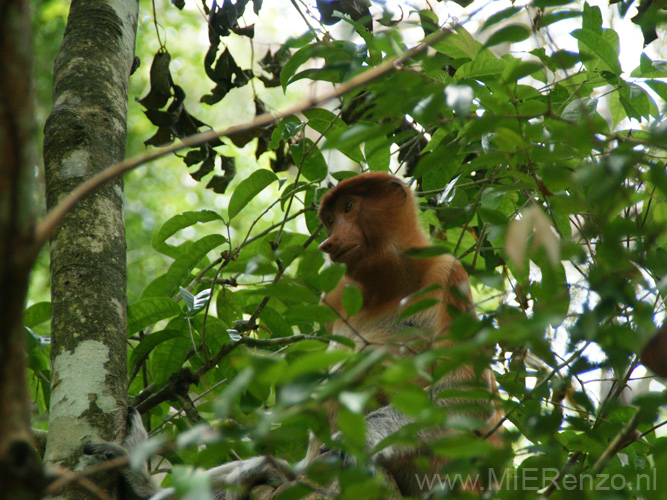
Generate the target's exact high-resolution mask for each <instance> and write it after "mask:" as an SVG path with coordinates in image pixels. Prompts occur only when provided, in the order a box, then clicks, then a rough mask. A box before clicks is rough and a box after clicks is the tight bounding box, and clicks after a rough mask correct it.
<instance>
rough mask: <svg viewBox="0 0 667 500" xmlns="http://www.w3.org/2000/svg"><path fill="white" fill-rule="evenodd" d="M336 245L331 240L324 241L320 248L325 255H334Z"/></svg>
mask: <svg viewBox="0 0 667 500" xmlns="http://www.w3.org/2000/svg"><path fill="white" fill-rule="evenodd" d="M335 247H336V245H334V243H333V242H332V241H331V238H327V239H326V240H324V241H323V242H322V243H321V244H320V246H319V247H318V248H319V249H320V250H321V251H323V252H324V253H332V252H333V251H334V250H335Z"/></svg>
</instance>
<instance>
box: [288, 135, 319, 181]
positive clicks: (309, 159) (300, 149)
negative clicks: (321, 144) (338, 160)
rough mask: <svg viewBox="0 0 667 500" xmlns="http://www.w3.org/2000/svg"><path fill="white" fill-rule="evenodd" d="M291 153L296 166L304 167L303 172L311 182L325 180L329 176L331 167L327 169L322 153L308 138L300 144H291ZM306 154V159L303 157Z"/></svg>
mask: <svg viewBox="0 0 667 500" xmlns="http://www.w3.org/2000/svg"><path fill="white" fill-rule="evenodd" d="M290 152H291V153H292V159H293V160H294V164H295V165H296V166H297V167H299V166H301V165H302V166H303V168H302V170H301V171H302V172H303V176H304V177H305V178H306V179H308V180H309V181H314V180H317V179H324V178H325V177H326V176H327V173H328V172H329V167H327V162H326V161H325V160H324V156H322V151H320V148H318V147H317V145H316V144H315V143H314V142H313V141H311V140H310V139H308V138H306V139H303V140H301V141H299V143H298V144H290ZM304 154H306V156H305V158H304V157H303V155H304Z"/></svg>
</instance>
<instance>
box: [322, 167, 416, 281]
mask: <svg viewBox="0 0 667 500" xmlns="http://www.w3.org/2000/svg"><path fill="white" fill-rule="evenodd" d="M318 216H319V218H320V220H321V221H322V223H323V224H324V227H325V228H326V231H327V239H326V240H324V241H323V242H322V244H321V245H320V250H322V251H323V252H325V253H327V254H329V256H330V257H331V260H333V261H334V262H340V263H344V264H347V266H348V272H349V271H352V270H353V269H354V267H355V266H356V265H357V264H359V263H360V262H362V261H363V260H366V259H377V257H378V254H380V253H385V254H387V253H388V254H391V256H396V255H398V254H399V253H400V252H402V251H404V250H407V249H408V248H413V247H419V246H426V245H428V237H427V235H426V234H425V233H424V231H423V230H422V229H421V226H420V225H419V223H418V219H417V205H416V202H415V199H414V196H413V195H412V193H411V191H410V190H409V189H408V188H407V186H405V184H403V182H402V181H401V180H399V179H398V178H397V177H394V176H392V175H389V174H385V173H382V172H371V173H366V174H360V175H358V176H356V177H352V178H350V179H345V180H343V181H341V182H340V183H339V184H338V185H337V186H336V187H335V188H334V189H332V190H331V191H329V192H328V193H327V194H325V195H324V196H323V197H322V201H321V203H320V210H319V213H318Z"/></svg>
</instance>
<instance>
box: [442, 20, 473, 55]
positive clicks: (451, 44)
mask: <svg viewBox="0 0 667 500" xmlns="http://www.w3.org/2000/svg"><path fill="white" fill-rule="evenodd" d="M479 47H480V44H479V43H478V42H477V41H475V39H474V38H473V36H472V35H471V34H470V33H468V31H466V29H465V28H463V27H462V26H458V27H457V28H456V32H455V33H450V34H449V35H447V36H446V37H445V38H443V39H442V40H440V41H439V42H436V43H434V44H433V48H434V49H435V50H437V51H438V52H440V53H441V54H445V55H447V56H449V57H451V58H453V59H471V60H472V59H475V57H476V56H477V51H478V50H479Z"/></svg>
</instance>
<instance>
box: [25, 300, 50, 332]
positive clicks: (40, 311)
mask: <svg viewBox="0 0 667 500" xmlns="http://www.w3.org/2000/svg"><path fill="white" fill-rule="evenodd" d="M50 319H51V302H37V303H36V304H33V305H31V306H30V307H28V309H26V310H25V312H24V313H23V324H24V325H25V326H27V327H28V328H35V327H36V326H37V325H41V324H42V323H44V322H46V321H49V320H50Z"/></svg>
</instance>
